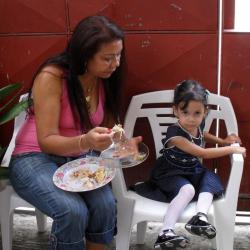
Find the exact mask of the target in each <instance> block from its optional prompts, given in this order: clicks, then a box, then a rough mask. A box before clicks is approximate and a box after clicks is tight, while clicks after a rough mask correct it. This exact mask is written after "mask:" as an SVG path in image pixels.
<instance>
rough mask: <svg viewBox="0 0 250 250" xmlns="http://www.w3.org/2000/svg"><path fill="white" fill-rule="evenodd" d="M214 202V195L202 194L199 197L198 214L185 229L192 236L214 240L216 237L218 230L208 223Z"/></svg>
mask: <svg viewBox="0 0 250 250" xmlns="http://www.w3.org/2000/svg"><path fill="white" fill-rule="evenodd" d="M212 201H213V194H212V193H209V192H202V193H200V194H199V196H198V201H197V205H196V211H197V214H196V215H195V216H193V217H192V218H191V220H189V222H188V223H187V224H186V225H185V228H186V229H187V230H188V231H189V232H190V233H192V234H195V235H198V236H203V237H205V238H209V239H212V238H214V237H215V236H216V229H215V227H214V226H213V225H211V224H210V223H208V219H207V213H208V210H209V208H210V206H211V204H212Z"/></svg>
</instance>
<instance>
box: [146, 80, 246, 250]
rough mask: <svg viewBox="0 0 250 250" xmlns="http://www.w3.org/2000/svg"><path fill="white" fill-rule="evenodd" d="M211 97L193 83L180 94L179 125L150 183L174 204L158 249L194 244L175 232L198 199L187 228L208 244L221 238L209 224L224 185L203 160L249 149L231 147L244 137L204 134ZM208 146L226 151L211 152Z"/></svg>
mask: <svg viewBox="0 0 250 250" xmlns="http://www.w3.org/2000/svg"><path fill="white" fill-rule="evenodd" d="M207 95H208V92H207V91H206V89H204V88H203V87H202V86H201V85H200V84H199V83H197V82H196V81H193V80H187V81H183V82H182V83H180V84H178V85H177V87H176V89H175V93H174V107H173V108H174V115H175V116H176V117H177V118H178V122H177V123H176V124H173V125H172V126H170V127H168V130H167V133H166V137H165V138H164V139H163V140H162V142H163V145H164V148H163V149H162V150H161V153H162V156H161V157H160V158H158V160H157V164H156V167H155V168H154V170H153V172H152V175H151V180H150V181H151V182H152V183H153V184H154V185H156V186H157V187H158V188H159V189H160V190H161V191H162V192H163V193H164V194H165V195H167V196H168V197H169V198H170V200H171V202H170V204H169V208H168V210H167V213H166V215H165V218H164V223H163V227H162V230H161V232H160V233H159V235H158V238H157V240H156V242H155V244H154V247H155V248H157V247H161V248H162V249H165V248H166V247H174V248H175V247H185V246H186V244H187V243H188V239H187V238H186V237H184V236H180V235H176V233H175V232H174V227H175V224H176V222H177V220H178V218H179V216H180V215H181V213H182V211H183V210H184V208H185V207H186V206H187V205H188V204H189V202H191V201H192V200H193V199H197V200H198V201H197V206H196V212H197V214H196V215H194V216H193V217H192V218H191V219H190V220H189V221H188V223H187V224H186V225H185V228H186V230H187V231H188V232H190V233H191V234H195V235H199V236H203V237H206V238H208V239H212V238H214V237H215V235H216V229H215V227H214V226H213V225H211V224H209V223H208V220H207V213H208V210H209V207H210V205H211V203H212V200H213V197H214V196H215V197H218V196H220V195H221V194H222V193H223V186H222V184H221V181H220V179H219V177H218V176H217V175H216V174H215V173H214V172H212V171H210V170H208V169H206V168H205V167H204V166H203V165H202V163H201V161H200V158H203V159H209V158H217V157H221V156H225V155H229V154H233V153H237V154H244V155H245V153H246V149H245V148H244V147H234V146H226V145H229V144H231V143H235V142H240V138H239V137H238V136H236V135H229V136H227V137H226V138H225V139H222V138H218V137H216V136H214V135H211V134H210V133H208V132H205V131H203V128H204V119H205V117H206V114H207V112H208V111H207ZM204 141H205V142H209V143H215V144H216V143H218V144H219V145H221V146H224V147H218V148H206V149H205V148H203V145H204Z"/></svg>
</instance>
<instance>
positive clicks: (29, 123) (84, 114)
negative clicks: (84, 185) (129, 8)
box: [10, 16, 140, 250]
mask: <svg viewBox="0 0 250 250" xmlns="http://www.w3.org/2000/svg"><path fill="white" fill-rule="evenodd" d="M123 39H124V34H123V31H122V30H121V29H120V28H119V27H118V26H117V25H116V24H114V23H113V22H112V21H110V20H108V19H107V18H105V17H103V16H92V17H87V18H85V19H83V20H82V21H81V22H80V23H79V24H78V25H77V26H76V28H75V30H74V32H73V34H72V37H71V39H70V40H69V43H68V46H67V48H66V49H65V51H64V52H62V53H61V54H59V55H57V56H55V57H53V58H50V59H48V60H47V61H46V62H45V63H43V64H42V66H41V67H40V68H39V70H38V71H37V73H36V75H35V77H34V82H33V87H32V90H31V94H30V99H31V100H32V102H31V103H32V105H31V107H30V112H29V116H28V118H27V120H26V122H25V124H24V125H23V127H22V128H21V130H20V132H19V134H18V136H17V140H16V147H15V150H14V152H13V156H12V160H11V164H10V169H11V173H10V179H11V182H12V185H13V187H14V189H15V190H16V192H17V193H18V194H19V195H20V196H21V197H22V198H23V199H25V200H27V201H28V202H29V203H31V204H32V205H34V206H35V207H37V208H38V209H39V210H41V211H42V212H44V213H45V214H47V215H48V216H50V217H51V218H52V219H53V225H52V231H51V237H50V241H51V249H58V250H62V249H63V250H73V249H74V250H78V249H79V250H80V249H81V250H82V249H88V250H103V249H104V248H105V244H107V243H110V242H111V241H112V239H113V235H114V234H115V231H116V201H115V198H114V196H113V193H112V191H111V188H110V186H109V185H105V186H104V187H102V188H99V189H96V190H93V191H88V192H83V193H71V192H65V191H63V190H60V189H58V188H57V187H56V186H55V185H54V184H53V181H52V176H53V174H54V172H55V171H56V169H57V168H58V167H59V166H60V165H62V164H64V163H66V162H68V161H71V160H73V159H76V158H78V157H80V156H81V157H83V155H84V156H85V155H87V154H88V152H91V153H93V152H96V151H101V150H103V149H105V148H107V147H108V146H109V145H110V144H111V139H110V129H109V128H110V127H112V126H113V125H114V124H115V123H116V122H117V119H118V115H119V109H118V108H119V107H120V105H119V101H120V100H121V97H120V93H121V91H120V89H121V79H122V78H121V67H119V66H120V64H122V61H121V60H122V57H121V55H122V52H123ZM136 140H137V141H140V138H136ZM84 238H85V241H84ZM85 242H86V243H85Z"/></svg>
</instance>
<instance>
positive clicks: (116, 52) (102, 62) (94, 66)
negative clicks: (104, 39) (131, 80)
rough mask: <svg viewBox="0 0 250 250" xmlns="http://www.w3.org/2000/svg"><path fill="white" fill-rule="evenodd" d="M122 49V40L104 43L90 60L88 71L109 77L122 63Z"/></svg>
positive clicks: (98, 75) (102, 76)
mask: <svg viewBox="0 0 250 250" xmlns="http://www.w3.org/2000/svg"><path fill="white" fill-rule="evenodd" d="M122 49H123V43H122V40H115V41H113V42H110V43H105V44H103V45H102V46H101V48H100V50H99V51H98V52H97V53H96V54H95V55H94V57H93V58H91V59H90V60H89V61H88V64H87V72H88V73H89V74H91V75H92V76H95V77H99V78H109V77H110V76H111V74H112V73H113V72H114V71H115V70H116V69H117V67H119V65H120V58H121V52H122Z"/></svg>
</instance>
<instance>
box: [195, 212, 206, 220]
mask: <svg viewBox="0 0 250 250" xmlns="http://www.w3.org/2000/svg"><path fill="white" fill-rule="evenodd" d="M197 216H198V217H202V216H204V217H206V218H207V219H208V217H207V214H205V213H202V212H198V213H197Z"/></svg>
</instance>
